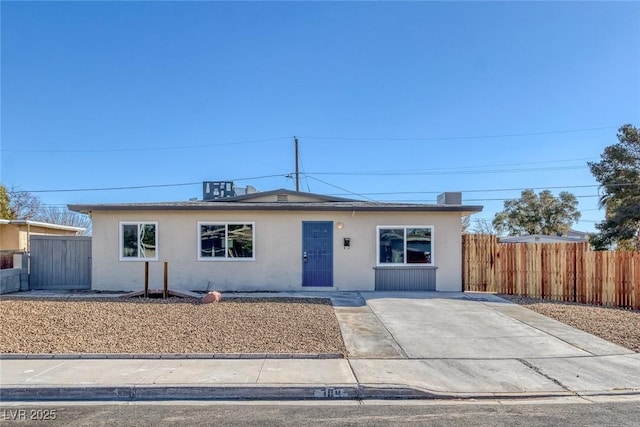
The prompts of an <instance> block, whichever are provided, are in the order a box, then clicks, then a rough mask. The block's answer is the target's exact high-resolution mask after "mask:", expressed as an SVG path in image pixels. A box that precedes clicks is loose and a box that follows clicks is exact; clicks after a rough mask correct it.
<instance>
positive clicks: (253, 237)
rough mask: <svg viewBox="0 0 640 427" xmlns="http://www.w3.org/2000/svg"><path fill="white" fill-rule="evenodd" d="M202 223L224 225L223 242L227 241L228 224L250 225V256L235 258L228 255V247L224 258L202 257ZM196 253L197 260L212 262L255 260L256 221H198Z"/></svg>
mask: <svg viewBox="0 0 640 427" xmlns="http://www.w3.org/2000/svg"><path fill="white" fill-rule="evenodd" d="M203 225H224V234H225V242H226V241H228V236H229V226H230V225H250V226H251V241H252V243H253V253H252V255H253V256H252V257H250V258H249V257H242V258H235V257H230V256H229V252H228V248H227V250H226V251H225V254H224V258H223V257H214V256H211V257H203V256H202V236H201V234H200V233H201V232H202V226H203ZM196 237H197V241H196V251H197V252H196V253H197V254H198V261H212V262H228V261H231V262H246V261H255V260H256V223H255V221H198V229H197V230H196Z"/></svg>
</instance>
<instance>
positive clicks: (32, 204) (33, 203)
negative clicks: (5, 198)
mask: <svg viewBox="0 0 640 427" xmlns="http://www.w3.org/2000/svg"><path fill="white" fill-rule="evenodd" d="M8 194H9V215H10V219H34V218H35V217H36V215H37V214H38V211H39V210H40V209H41V204H40V199H38V198H37V197H36V196H34V195H33V194H31V193H29V192H27V191H20V190H18V189H17V188H15V187H12V188H11V190H9V191H8Z"/></svg>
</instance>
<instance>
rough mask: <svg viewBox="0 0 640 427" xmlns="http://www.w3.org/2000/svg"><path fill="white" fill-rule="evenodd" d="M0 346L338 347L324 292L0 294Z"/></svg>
mask: <svg viewBox="0 0 640 427" xmlns="http://www.w3.org/2000/svg"><path fill="white" fill-rule="evenodd" d="M0 325H2V327H1V328H0V352H1V353H342V354H345V353H346V350H345V346H344V343H343V341H342V335H341V333H340V327H339V325H338V321H337V319H336V316H335V314H334V311H333V307H332V306H331V301H330V300H328V299H317V298H242V299H225V300H223V301H222V302H218V303H213V304H201V303H200V300H198V299H195V298H194V299H189V298H184V299H183V298H168V299H166V300H165V299H142V298H140V299H124V298H114V299H108V300H106V299H104V298H103V299H84V298H83V299H79V298H68V299H46V300H45V299H25V298H19V299H18V298H16V299H11V298H3V299H2V300H1V301H0Z"/></svg>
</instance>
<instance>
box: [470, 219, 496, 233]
mask: <svg viewBox="0 0 640 427" xmlns="http://www.w3.org/2000/svg"><path fill="white" fill-rule="evenodd" d="M471 231H472V232H473V233H475V234H498V233H497V231H496V229H495V227H494V226H493V223H492V222H491V220H489V219H474V224H473V228H472V229H471Z"/></svg>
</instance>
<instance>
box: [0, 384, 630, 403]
mask: <svg viewBox="0 0 640 427" xmlns="http://www.w3.org/2000/svg"><path fill="white" fill-rule="evenodd" d="M581 396H585V397H586V396H589V397H597V396H601V397H621V396H634V397H638V398H639V399H640V391H637V390H633V391H631V390H629V391H623V390H617V391H615V392H600V393H596V392H591V393H588V394H584V395H583V394H582V393H573V392H549V393H544V392H535V393H476V394H473V393H439V392H431V391H427V390H421V389H418V388H411V387H405V386H381V387H378V386H363V385H354V384H346V385H345V384H334V385H325V386H308V385H272V386H260V385H243V386H238V385H228V386H219V385H216V386H206V385H204V386H199V385H179V384H178V385H167V386H158V385H116V386H53V387H41V386H17V387H3V388H0V398H1V400H2V401H5V402H27V401H158V400H247V401H249V400H254V401H261V400H262V401H266V400H318V401H323V400H367V399H370V400H458V401H461V400H496V399H499V400H522V399H529V400H530V399H549V398H566V397H581Z"/></svg>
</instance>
